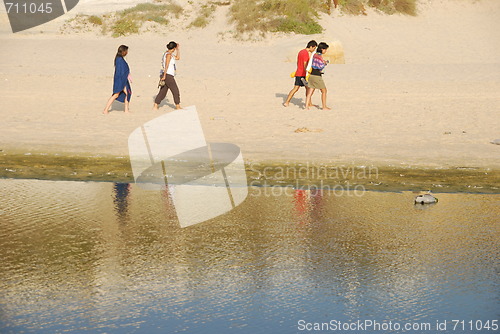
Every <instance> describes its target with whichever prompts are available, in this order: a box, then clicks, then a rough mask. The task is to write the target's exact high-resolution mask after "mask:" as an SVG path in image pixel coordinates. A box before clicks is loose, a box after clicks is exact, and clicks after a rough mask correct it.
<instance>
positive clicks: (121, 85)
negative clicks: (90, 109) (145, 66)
mask: <svg viewBox="0 0 500 334" xmlns="http://www.w3.org/2000/svg"><path fill="white" fill-rule="evenodd" d="M127 53H128V46H126V45H120V47H119V48H118V52H117V53H116V56H115V75H114V79H113V94H112V95H111V97H110V98H109V100H108V103H107V104H106V108H104V111H103V112H102V113H103V114H107V113H109V108H110V107H111V104H112V103H113V101H114V100H117V101H119V102H122V103H125V112H126V113H128V112H129V110H128V105H129V102H130V98H131V97H132V89H131V88H130V81H129V75H130V68H129V67H128V64H127V62H126V61H125V58H124V57H125V56H126V55H127Z"/></svg>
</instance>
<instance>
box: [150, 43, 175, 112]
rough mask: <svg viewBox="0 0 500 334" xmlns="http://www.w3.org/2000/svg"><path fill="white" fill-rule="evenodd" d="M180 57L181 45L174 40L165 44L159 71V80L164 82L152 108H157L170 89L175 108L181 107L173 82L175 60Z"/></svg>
mask: <svg viewBox="0 0 500 334" xmlns="http://www.w3.org/2000/svg"><path fill="white" fill-rule="evenodd" d="M180 59H181V46H180V44H177V43H176V42H173V41H172V42H170V43H168V44H167V51H165V53H164V54H163V57H162V61H161V71H160V80H161V81H163V82H164V83H165V84H164V85H163V86H161V87H160V91H159V92H158V95H157V96H156V99H155V104H154V106H153V110H158V106H159V105H160V103H161V101H163V99H164V98H165V96H167V92H168V90H169V89H170V90H171V91H172V95H173V96H174V103H175V109H182V108H181V105H180V103H181V96H180V94H179V88H178V87H177V83H176V82H175V78H174V77H175V71H176V61H177V60H180Z"/></svg>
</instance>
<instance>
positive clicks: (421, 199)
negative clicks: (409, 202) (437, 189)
mask: <svg viewBox="0 0 500 334" xmlns="http://www.w3.org/2000/svg"><path fill="white" fill-rule="evenodd" d="M437 201H438V199H437V198H436V197H434V196H432V195H431V194H423V195H418V196H417V197H415V204H432V203H437Z"/></svg>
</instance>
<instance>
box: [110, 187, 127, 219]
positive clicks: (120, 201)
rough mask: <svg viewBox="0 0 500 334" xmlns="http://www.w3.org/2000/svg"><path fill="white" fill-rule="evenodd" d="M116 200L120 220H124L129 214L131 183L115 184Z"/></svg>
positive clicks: (114, 201)
mask: <svg viewBox="0 0 500 334" xmlns="http://www.w3.org/2000/svg"><path fill="white" fill-rule="evenodd" d="M113 190H114V193H115V198H114V200H113V203H114V204H115V210H116V214H117V216H118V218H120V219H124V218H125V217H126V216H127V213H128V195H129V193H130V183H115V184H114V186H113Z"/></svg>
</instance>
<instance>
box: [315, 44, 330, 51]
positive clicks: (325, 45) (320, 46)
mask: <svg viewBox="0 0 500 334" xmlns="http://www.w3.org/2000/svg"><path fill="white" fill-rule="evenodd" d="M329 47H330V46H328V44H326V43H325V42H321V43H319V45H318V48H317V49H316V52H317V53H323V50H326V49H328V48H329Z"/></svg>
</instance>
